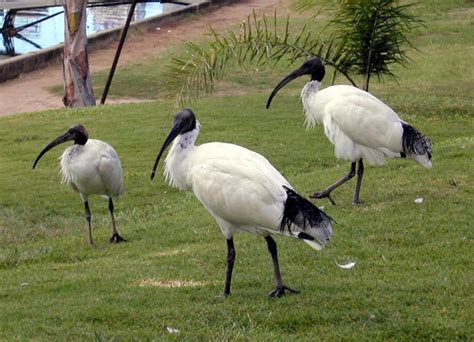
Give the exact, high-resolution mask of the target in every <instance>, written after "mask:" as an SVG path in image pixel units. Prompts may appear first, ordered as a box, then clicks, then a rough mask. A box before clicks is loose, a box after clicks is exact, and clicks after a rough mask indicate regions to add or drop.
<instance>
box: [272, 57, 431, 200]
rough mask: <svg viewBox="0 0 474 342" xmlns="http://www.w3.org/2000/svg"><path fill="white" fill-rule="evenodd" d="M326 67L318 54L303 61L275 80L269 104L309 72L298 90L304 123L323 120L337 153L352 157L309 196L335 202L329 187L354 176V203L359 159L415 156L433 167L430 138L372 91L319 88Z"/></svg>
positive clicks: (373, 160) (375, 160) (374, 161)
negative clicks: (330, 180)
mask: <svg viewBox="0 0 474 342" xmlns="http://www.w3.org/2000/svg"><path fill="white" fill-rule="evenodd" d="M324 74H325V68H324V64H323V63H322V61H321V59H320V58H319V57H314V58H311V59H309V60H307V61H306V62H305V63H303V65H302V66H301V67H300V68H298V69H297V70H295V71H293V72H292V73H290V74H289V75H288V76H286V77H285V78H284V79H282V80H281V81H280V83H278V85H277V86H276V87H275V89H274V90H273V92H272V93H271V95H270V97H269V98H268V102H267V108H269V107H270V103H271V101H272V99H273V97H274V96H275V95H276V93H277V92H278V91H279V90H280V89H281V88H283V87H284V86H285V85H286V84H287V83H289V82H291V81H292V80H294V79H296V78H298V77H300V76H303V75H309V76H310V77H311V80H310V81H309V82H308V83H306V85H305V86H304V88H303V90H302V92H301V99H302V102H303V107H304V112H305V116H306V124H307V126H308V127H310V128H312V127H314V126H315V125H316V124H321V123H322V124H323V126H324V133H325V134H326V136H327V137H328V139H329V141H330V142H331V143H332V144H333V145H334V152H335V154H336V157H337V158H342V159H346V160H349V161H351V163H352V164H351V169H350V171H349V173H348V174H347V175H345V176H344V177H342V178H341V179H339V180H338V181H337V182H336V183H334V184H333V185H331V186H329V187H327V188H326V189H324V190H323V191H320V192H316V193H314V194H313V195H312V196H311V197H312V198H325V197H327V198H328V199H329V200H330V201H331V202H332V203H333V204H335V202H334V201H333V199H332V198H331V196H330V195H331V192H332V191H333V190H334V189H336V188H337V187H338V186H340V185H342V184H343V183H345V182H347V181H348V180H350V179H351V178H353V177H354V176H355V175H356V163H358V167H357V182H356V188H355V192H354V197H353V200H352V202H353V203H354V204H358V203H359V202H360V188H361V184H362V177H363V174H364V164H363V160H366V161H367V162H368V163H369V164H378V165H382V164H383V163H384V162H385V157H401V158H410V159H415V160H416V161H417V162H419V163H420V164H421V165H423V166H425V167H427V168H430V167H431V153H432V152H431V140H430V139H429V138H428V137H426V136H425V135H423V134H422V133H421V132H420V131H418V130H417V129H416V128H414V127H413V126H411V125H410V124H408V123H407V122H405V121H403V120H402V119H400V118H399V116H398V115H397V113H395V111H394V110H393V109H392V108H390V107H389V106H387V105H386V104H385V103H383V102H382V101H380V100H379V99H378V98H376V97H375V96H373V95H371V94H370V93H368V92H366V91H363V90H361V89H359V88H357V87H353V86H348V85H334V86H330V87H328V88H325V89H322V90H320V88H321V81H322V80H323V78H324Z"/></svg>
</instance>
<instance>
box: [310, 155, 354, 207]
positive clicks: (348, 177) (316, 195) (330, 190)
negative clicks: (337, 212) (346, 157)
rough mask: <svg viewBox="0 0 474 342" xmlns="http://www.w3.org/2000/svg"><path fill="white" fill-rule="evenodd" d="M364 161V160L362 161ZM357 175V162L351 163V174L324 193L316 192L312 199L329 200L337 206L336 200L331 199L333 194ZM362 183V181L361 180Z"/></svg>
mask: <svg viewBox="0 0 474 342" xmlns="http://www.w3.org/2000/svg"><path fill="white" fill-rule="evenodd" d="M361 160H362V159H361ZM355 174H356V162H353V163H351V169H350V170H349V173H348V174H347V175H345V176H344V177H342V178H341V179H339V180H338V181H337V182H336V183H334V184H333V185H331V186H328V187H327V188H326V189H324V190H323V191H319V192H315V193H314V194H312V195H311V196H310V197H311V198H327V199H329V200H330V201H331V203H332V204H336V202H334V200H333V199H332V198H331V192H333V191H334V190H335V189H336V188H338V187H339V186H341V185H342V184H344V183H345V182H347V181H348V180H350V179H352V178H353V177H354V176H355ZM361 181H362V179H361Z"/></svg>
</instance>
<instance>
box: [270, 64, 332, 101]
mask: <svg viewBox="0 0 474 342" xmlns="http://www.w3.org/2000/svg"><path fill="white" fill-rule="evenodd" d="M325 73H326V69H325V68H324V64H323V62H322V61H321V58H319V57H313V58H310V59H308V60H307V61H306V62H304V63H303V65H302V66H300V67H299V68H298V69H296V70H295V71H293V72H292V73H290V74H289V75H288V76H286V77H285V78H284V79H282V80H281V81H280V83H278V84H277V86H276V87H275V89H273V91H272V93H271V95H270V97H269V98H268V101H267V109H268V108H269V107H270V103H271V102H272V99H273V97H274V96H275V95H276V94H277V93H278V91H279V90H280V89H281V88H283V87H284V86H285V85H286V84H288V83H290V82H291V81H293V80H294V79H296V78H298V77H300V76H303V75H310V76H311V81H318V82H321V81H322V80H323V78H324V75H325Z"/></svg>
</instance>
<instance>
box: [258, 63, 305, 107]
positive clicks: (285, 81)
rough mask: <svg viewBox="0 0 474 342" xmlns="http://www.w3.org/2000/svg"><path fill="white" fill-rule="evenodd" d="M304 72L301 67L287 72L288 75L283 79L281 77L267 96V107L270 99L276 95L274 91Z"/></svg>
mask: <svg viewBox="0 0 474 342" xmlns="http://www.w3.org/2000/svg"><path fill="white" fill-rule="evenodd" d="M305 74H306V71H305V70H304V69H303V68H299V69H297V70H295V71H293V72H292V73H291V74H289V75H288V76H286V77H285V78H284V79H282V80H281V81H280V83H278V84H277V86H276V87H275V89H273V91H272V94H271V95H270V97H269V98H268V101H267V109H268V108H270V103H271V102H272V99H273V97H274V96H275V95H276V93H278V91H279V90H280V89H281V88H283V87H284V86H285V85H287V84H288V83H290V82H291V81H293V80H294V79H296V78H298V77H300V76H303V75H305Z"/></svg>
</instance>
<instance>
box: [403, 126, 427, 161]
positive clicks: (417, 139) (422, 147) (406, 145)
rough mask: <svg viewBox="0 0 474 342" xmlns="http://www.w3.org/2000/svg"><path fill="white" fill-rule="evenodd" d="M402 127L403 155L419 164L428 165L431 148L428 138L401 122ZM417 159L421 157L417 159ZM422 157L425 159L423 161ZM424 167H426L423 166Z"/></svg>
mask: <svg viewBox="0 0 474 342" xmlns="http://www.w3.org/2000/svg"><path fill="white" fill-rule="evenodd" d="M402 127H403V136H402V146H403V154H402V156H403V155H406V156H408V157H412V158H414V159H416V160H417V161H418V162H420V163H421V164H423V165H425V163H426V164H428V163H429V164H430V166H431V163H430V160H431V153H432V150H431V147H432V143H431V140H430V138H428V137H427V136H425V135H424V134H423V133H421V132H420V131H418V130H417V129H416V128H414V127H412V126H410V125H409V124H407V123H404V122H402ZM417 156H418V157H422V158H421V159H420V158H417ZM423 157H424V158H425V159H426V161H425V160H423ZM425 166H426V165H425Z"/></svg>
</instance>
